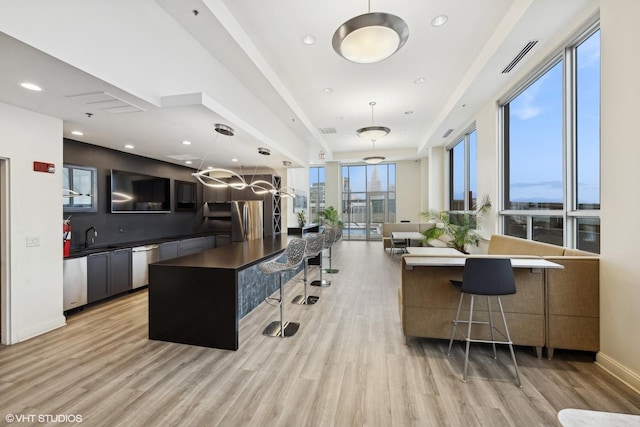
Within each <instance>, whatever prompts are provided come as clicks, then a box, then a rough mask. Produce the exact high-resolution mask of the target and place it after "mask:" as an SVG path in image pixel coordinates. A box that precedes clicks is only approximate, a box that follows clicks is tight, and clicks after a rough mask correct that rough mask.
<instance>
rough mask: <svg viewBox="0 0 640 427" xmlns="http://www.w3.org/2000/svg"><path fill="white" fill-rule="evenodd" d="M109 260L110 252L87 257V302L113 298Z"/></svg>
mask: <svg viewBox="0 0 640 427" xmlns="http://www.w3.org/2000/svg"><path fill="white" fill-rule="evenodd" d="M109 260H110V255H109V252H100V253H97V254H91V255H89V256H87V302H94V301H98V300H101V299H104V298H108V297H109V296H111V292H110V286H109V283H110V278H109V276H110V273H111V271H110V268H109Z"/></svg>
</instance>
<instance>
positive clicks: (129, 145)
mask: <svg viewBox="0 0 640 427" xmlns="http://www.w3.org/2000/svg"><path fill="white" fill-rule="evenodd" d="M124 148H128V149H129V150H133V145H131V144H127V145H125V146H124Z"/></svg>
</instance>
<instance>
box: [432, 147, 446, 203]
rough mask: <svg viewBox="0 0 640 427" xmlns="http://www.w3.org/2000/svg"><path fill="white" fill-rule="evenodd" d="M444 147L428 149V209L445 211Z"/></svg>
mask: <svg viewBox="0 0 640 427" xmlns="http://www.w3.org/2000/svg"><path fill="white" fill-rule="evenodd" d="M446 152H447V151H446V150H445V147H429V159H428V161H429V181H428V183H427V185H428V186H429V190H428V195H429V196H428V197H429V200H428V203H427V205H428V209H433V210H437V211H443V210H445V209H447V203H446V194H447V187H448V186H447V179H446V173H447V156H446Z"/></svg>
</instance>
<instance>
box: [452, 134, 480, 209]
mask: <svg viewBox="0 0 640 427" xmlns="http://www.w3.org/2000/svg"><path fill="white" fill-rule="evenodd" d="M476 137H477V133H476V130H475V129H473V130H470V131H467V132H466V133H465V134H464V136H463V137H462V138H461V139H459V140H458V142H456V143H455V144H454V146H453V147H452V148H451V149H450V150H449V169H450V173H449V209H450V210H452V211H469V210H472V209H473V207H474V206H475V204H476V198H477V189H478V187H477V174H476V163H477V162H476V139H477V138H476Z"/></svg>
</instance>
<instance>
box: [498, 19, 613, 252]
mask: <svg viewBox="0 0 640 427" xmlns="http://www.w3.org/2000/svg"><path fill="white" fill-rule="evenodd" d="M598 31H600V23H599V21H598V20H595V21H594V22H591V23H589V24H588V25H586V26H585V27H583V28H582V29H581V30H580V31H577V32H576V33H575V34H576V35H575V36H574V37H572V38H571V39H570V41H569V42H568V43H565V44H564V45H563V46H562V47H561V48H559V49H558V50H557V51H556V52H554V53H553V54H551V55H550V56H548V57H547V59H546V60H545V61H543V62H542V63H541V66H540V67H537V68H536V69H535V70H534V71H533V72H532V73H531V74H529V75H528V76H527V77H526V78H525V79H524V80H523V81H522V82H520V83H519V84H518V85H516V86H515V87H514V89H512V90H511V91H510V92H509V93H508V94H507V95H506V96H505V97H503V98H502V99H500V100H498V105H499V123H500V125H499V133H500V140H501V150H500V153H501V158H500V159H499V164H500V173H501V176H500V180H499V182H500V196H499V200H500V211H499V212H498V215H499V217H500V221H499V231H500V232H501V233H502V234H505V232H506V223H507V218H508V217H512V216H524V217H526V218H527V239H530V240H532V237H533V236H532V235H533V227H532V223H533V221H534V218H536V217H557V218H561V219H562V221H563V224H564V227H563V245H564V246H567V247H571V248H577V247H578V243H579V242H578V233H579V228H580V224H579V222H580V219H588V218H590V219H595V220H597V221H598V223H599V221H600V209H579V208H578V202H577V190H576V189H577V185H578V176H577V162H578V158H577V149H578V144H579V141H578V137H577V136H578V135H577V114H578V113H577V92H576V89H577V48H578V47H579V46H580V45H581V44H582V43H583V42H584V41H586V40H587V39H588V38H590V37H591V36H593V35H594V34H595V33H597V32H598ZM559 62H561V63H562V80H563V81H562V102H563V106H562V120H563V125H562V126H563V131H562V138H563V140H562V156H563V158H562V165H563V171H562V177H563V208H562V209H561V210H555V209H553V210H552V209H535V210H515V209H506V208H505V206H506V203H507V201H508V200H509V195H508V192H509V188H508V187H509V185H508V183H509V178H510V177H509V168H508V167H507V165H508V161H509V154H510V153H509V149H510V148H509V147H510V144H509V142H510V141H509V135H510V128H509V126H510V121H509V118H510V117H509V116H510V111H509V105H510V103H511V101H513V100H514V99H515V98H517V97H518V96H519V95H521V94H522V93H523V92H524V91H525V90H527V89H528V88H529V87H530V86H531V85H532V84H534V83H535V82H536V81H537V80H538V79H539V78H540V77H542V76H543V75H544V74H545V73H546V72H548V71H549V70H551V69H552V68H553V67H555V66H556V65H557V64H558V63H559ZM600 108H601V106H600ZM601 142H602V141H599V145H600V147H601ZM598 163H599V165H598V167H599V168H600V165H601V158H599V159H598ZM599 179H600V181H601V180H602V176H601V174H600V176H599ZM600 188H601V186H600ZM600 202H601V200H600ZM600 207H601V206H600ZM598 239H599V236H598Z"/></svg>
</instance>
